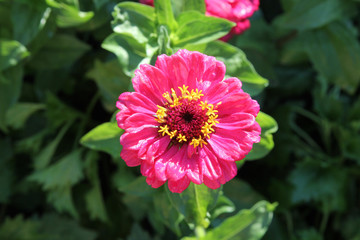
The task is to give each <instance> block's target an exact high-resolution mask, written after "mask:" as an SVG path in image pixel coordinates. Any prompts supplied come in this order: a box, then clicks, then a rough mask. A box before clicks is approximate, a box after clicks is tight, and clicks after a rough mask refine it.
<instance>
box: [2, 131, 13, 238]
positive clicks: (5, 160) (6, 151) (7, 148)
mask: <svg viewBox="0 0 360 240" xmlns="http://www.w3.org/2000/svg"><path fill="white" fill-rule="evenodd" d="M12 155H13V153H12V146H11V143H10V139H9V138H2V139H0V156H1V157H0V203H7V202H8V200H9V197H10V196H11V193H12V184H13V181H14V174H13V170H12V168H11V167H10V163H11V162H10V161H9V160H10V159H11V157H12ZM0 232H1V230H0ZM0 235H1V234H0Z"/></svg>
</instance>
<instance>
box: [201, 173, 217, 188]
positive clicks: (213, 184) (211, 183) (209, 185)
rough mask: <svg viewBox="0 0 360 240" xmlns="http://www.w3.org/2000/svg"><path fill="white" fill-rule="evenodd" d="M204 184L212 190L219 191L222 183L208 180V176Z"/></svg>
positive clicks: (205, 177)
mask: <svg viewBox="0 0 360 240" xmlns="http://www.w3.org/2000/svg"><path fill="white" fill-rule="evenodd" d="M204 184H205V185H206V186H208V187H209V188H211V189H217V188H219V187H221V184H220V181H219V180H218V179H212V178H208V177H207V176H204Z"/></svg>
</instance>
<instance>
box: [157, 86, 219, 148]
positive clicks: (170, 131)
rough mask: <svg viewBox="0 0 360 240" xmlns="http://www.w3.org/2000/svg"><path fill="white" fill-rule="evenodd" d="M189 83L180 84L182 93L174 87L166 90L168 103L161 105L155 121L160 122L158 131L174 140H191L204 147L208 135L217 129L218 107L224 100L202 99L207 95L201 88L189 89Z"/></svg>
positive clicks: (194, 143) (181, 141)
mask: <svg viewBox="0 0 360 240" xmlns="http://www.w3.org/2000/svg"><path fill="white" fill-rule="evenodd" d="M187 88H188V86H183V87H179V89H180V91H181V96H177V95H176V92H175V90H174V89H173V88H172V89H171V94H170V93H169V92H166V93H164V94H163V97H164V98H165V100H166V101H165V103H164V105H163V106H158V110H157V112H156V121H157V122H159V123H160V126H159V130H158V132H159V134H160V135H162V136H165V135H168V136H169V137H170V139H172V141H173V143H177V142H178V143H184V142H189V143H190V145H194V147H195V148H196V147H197V146H200V147H202V146H203V145H204V144H205V145H206V144H207V142H206V138H210V134H211V133H213V132H215V130H214V128H213V127H214V126H215V125H216V124H217V123H219V122H218V121H217V120H216V118H217V117H218V115H217V114H216V113H217V110H216V108H217V107H218V105H220V104H221V102H220V103H217V104H216V105H215V106H214V105H213V104H209V103H207V101H205V102H203V101H200V99H201V97H202V96H204V94H202V93H201V92H202V91H201V90H200V91H199V90H198V89H195V90H191V92H190V91H189V90H187Z"/></svg>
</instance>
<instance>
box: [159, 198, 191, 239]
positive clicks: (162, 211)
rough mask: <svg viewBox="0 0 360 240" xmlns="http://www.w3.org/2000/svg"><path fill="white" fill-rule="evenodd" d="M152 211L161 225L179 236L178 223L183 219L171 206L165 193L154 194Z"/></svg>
mask: <svg viewBox="0 0 360 240" xmlns="http://www.w3.org/2000/svg"><path fill="white" fill-rule="evenodd" d="M153 202H154V208H155V209H154V210H155V212H154V213H153V214H156V216H158V217H159V218H160V220H161V222H162V223H163V224H165V225H166V226H167V227H168V228H170V229H171V230H172V231H173V232H174V233H175V234H176V235H177V236H181V230H180V226H179V223H180V222H181V221H182V220H183V219H184V217H183V216H182V215H181V214H179V212H178V211H177V210H176V209H175V208H174V207H173V206H172V204H171V202H170V200H169V198H168V196H167V194H166V192H163V191H162V192H161V193H157V194H154V196H153Z"/></svg>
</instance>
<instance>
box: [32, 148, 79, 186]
mask: <svg viewBox="0 0 360 240" xmlns="http://www.w3.org/2000/svg"><path fill="white" fill-rule="evenodd" d="M82 178H83V171H82V161H81V151H80V150H76V151H73V152H71V153H69V154H67V155H66V156H64V157H63V158H61V159H60V160H59V161H57V162H56V163H54V164H52V165H50V166H49V167H47V168H44V169H40V170H37V171H35V172H34V173H33V174H31V175H30V176H29V180H32V181H36V182H38V183H40V184H41V185H42V186H43V189H44V190H51V189H57V188H59V189H60V188H61V189H62V190H64V191H65V190H66V189H65V188H66V187H68V186H73V185H74V184H76V183H77V182H79V181H80V180H81V179H82Z"/></svg>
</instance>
